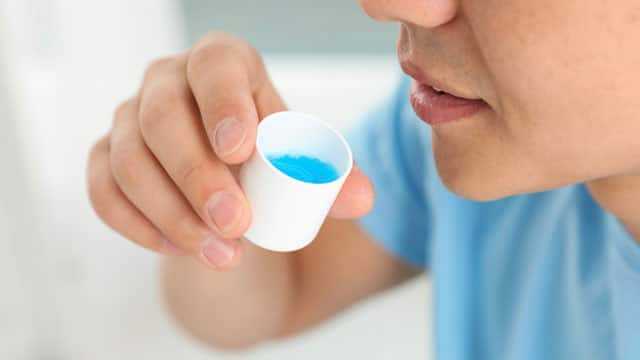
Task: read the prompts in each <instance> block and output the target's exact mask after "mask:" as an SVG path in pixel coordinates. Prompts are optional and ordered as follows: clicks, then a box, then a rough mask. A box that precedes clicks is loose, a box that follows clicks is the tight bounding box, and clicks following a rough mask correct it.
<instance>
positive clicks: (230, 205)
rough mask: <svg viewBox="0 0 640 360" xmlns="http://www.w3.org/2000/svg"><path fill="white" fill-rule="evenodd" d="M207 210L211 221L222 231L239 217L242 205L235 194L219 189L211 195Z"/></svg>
mask: <svg viewBox="0 0 640 360" xmlns="http://www.w3.org/2000/svg"><path fill="white" fill-rule="evenodd" d="M207 211H208V212H209V217H210V218H211V221H213V223H214V224H215V225H216V226H217V227H218V230H220V231H221V232H223V233H224V232H226V231H227V230H228V229H229V228H231V227H232V226H233V225H234V224H235V223H236V222H237V221H238V219H239V218H240V215H241V212H242V205H241V204H240V200H238V198H237V197H236V196H235V195H233V194H231V193H229V192H226V191H221V192H218V193H215V194H213V196H211V198H210V199H209V203H208V205H207Z"/></svg>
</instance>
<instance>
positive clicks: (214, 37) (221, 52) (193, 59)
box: [187, 32, 252, 77]
mask: <svg viewBox="0 0 640 360" xmlns="http://www.w3.org/2000/svg"><path fill="white" fill-rule="evenodd" d="M250 49H251V47H250V46H249V44H247V43H246V42H245V41H244V40H242V39H240V38H238V37H236V36H234V35H231V34H227V33H223V32H212V33H209V34H207V35H206V36H205V37H204V38H203V39H202V40H201V41H200V42H198V44H196V45H195V46H194V48H193V50H192V51H191V54H190V56H189V60H188V62H187V74H188V75H189V77H191V76H193V75H197V72H198V71H199V70H200V69H205V68H206V66H207V65H210V64H211V61H212V59H215V61H216V62H217V63H225V64H226V63H241V62H246V59H247V57H248V56H250V55H251V54H252V52H251V51H250Z"/></svg>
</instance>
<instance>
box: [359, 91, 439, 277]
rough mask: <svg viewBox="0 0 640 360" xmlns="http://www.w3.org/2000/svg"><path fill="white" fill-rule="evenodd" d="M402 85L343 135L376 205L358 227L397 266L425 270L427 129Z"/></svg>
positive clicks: (428, 148) (426, 246)
mask: <svg viewBox="0 0 640 360" xmlns="http://www.w3.org/2000/svg"><path fill="white" fill-rule="evenodd" d="M408 85H409V83H408V81H407V79H403V81H402V82H401V84H400V86H399V88H398V90H397V91H395V93H394V94H393V96H392V97H391V98H390V99H389V100H387V101H385V102H384V103H383V104H381V105H380V106H378V107H377V108H375V109H374V110H373V111H371V112H369V113H368V115H367V116H365V117H364V119H362V121H361V122H360V124H359V125H358V126H357V127H355V128H354V129H352V131H351V132H350V133H349V142H350V144H351V146H352V150H353V154H354V158H355V161H356V163H357V165H358V166H359V167H360V169H361V170H362V171H363V172H364V173H365V174H367V175H368V176H369V177H370V179H371V181H372V182H373V185H374V188H375V193H376V200H375V205H374V207H373V210H372V211H371V213H369V215H367V216H366V217H364V218H362V219H361V220H360V222H359V223H360V226H361V227H362V228H363V229H364V230H365V231H366V232H367V233H368V234H369V235H370V236H371V237H372V238H373V239H374V240H376V241H377V242H378V243H380V245H382V247H383V248H385V249H387V250H388V251H389V252H391V253H392V254H394V255H395V256H397V257H399V258H400V259H401V260H403V261H405V262H407V263H409V264H412V265H414V266H418V267H421V268H426V267H427V266H428V257H429V256H428V248H429V246H428V244H429V238H430V230H431V226H430V225H431V211H430V206H429V202H428V195H427V189H428V183H429V181H428V176H429V172H430V171H429V168H430V162H431V158H432V157H431V144H430V129H429V128H428V126H427V125H426V124H424V123H422V122H421V121H420V120H418V119H417V118H416V117H415V115H414V114H413V111H411V108H410V105H409V103H408V101H409V96H408Z"/></svg>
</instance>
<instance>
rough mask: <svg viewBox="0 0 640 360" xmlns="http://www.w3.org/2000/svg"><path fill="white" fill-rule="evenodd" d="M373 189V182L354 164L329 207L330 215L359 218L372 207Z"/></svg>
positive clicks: (342, 217)
mask: <svg viewBox="0 0 640 360" xmlns="http://www.w3.org/2000/svg"><path fill="white" fill-rule="evenodd" d="M374 200H375V191H374V188H373V184H372V183H371V181H370V180H369V178H368V177H367V175H365V174H364V173H363V172H362V171H360V169H359V168H358V167H357V166H356V165H354V166H353V169H352V170H351V173H350V174H349V176H348V177H347V179H346V180H345V182H344V185H343V186H342V189H341V190H340V193H339V194H338V197H337V198H336V201H335V203H334V205H333V207H332V208H331V212H330V216H331V217H334V218H339V219H353V218H360V217H363V216H365V215H367V214H368V213H369V212H370V211H371V209H372V208H373V204H374Z"/></svg>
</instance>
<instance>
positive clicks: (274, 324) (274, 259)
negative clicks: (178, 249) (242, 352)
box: [163, 242, 294, 348]
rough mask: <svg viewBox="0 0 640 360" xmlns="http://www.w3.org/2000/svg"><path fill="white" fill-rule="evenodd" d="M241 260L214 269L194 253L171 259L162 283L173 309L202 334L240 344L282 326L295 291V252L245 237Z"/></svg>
mask: <svg viewBox="0 0 640 360" xmlns="http://www.w3.org/2000/svg"><path fill="white" fill-rule="evenodd" d="M243 246H244V248H243V250H244V258H243V261H242V264H241V265H240V266H239V267H238V268H237V269H234V270H231V271H228V272H221V273H219V272H215V271H211V270H210V269H207V268H205V267H204V266H203V265H201V264H199V263H198V262H196V261H195V260H193V259H191V258H169V259H167V260H165V262H164V267H163V282H164V289H165V295H166V299H167V303H168V305H169V309H170V311H171V313H172V314H173V316H174V317H175V318H176V319H177V320H178V322H179V323H181V325H182V326H183V327H184V328H185V329H187V331H189V332H190V333H191V334H192V335H194V336H195V337H197V338H198V339H200V340H202V341H204V342H205V343H208V344H210V345H213V346H216V347H224V348H242V347H246V346H250V345H253V344H256V343H258V342H260V341H263V340H267V339H269V338H272V337H275V336H276V335H278V334H279V333H281V332H282V331H283V327H284V326H285V322H286V319H287V314H288V309H289V308H290V301H291V300H290V299H292V296H291V294H292V293H293V286H294V284H293V279H292V272H291V270H290V268H291V265H292V264H291V259H290V258H291V255H290V254H280V253H273V252H268V251H265V250H262V249H260V248H257V247H256V246H254V245H252V244H250V243H248V242H244V245H243Z"/></svg>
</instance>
